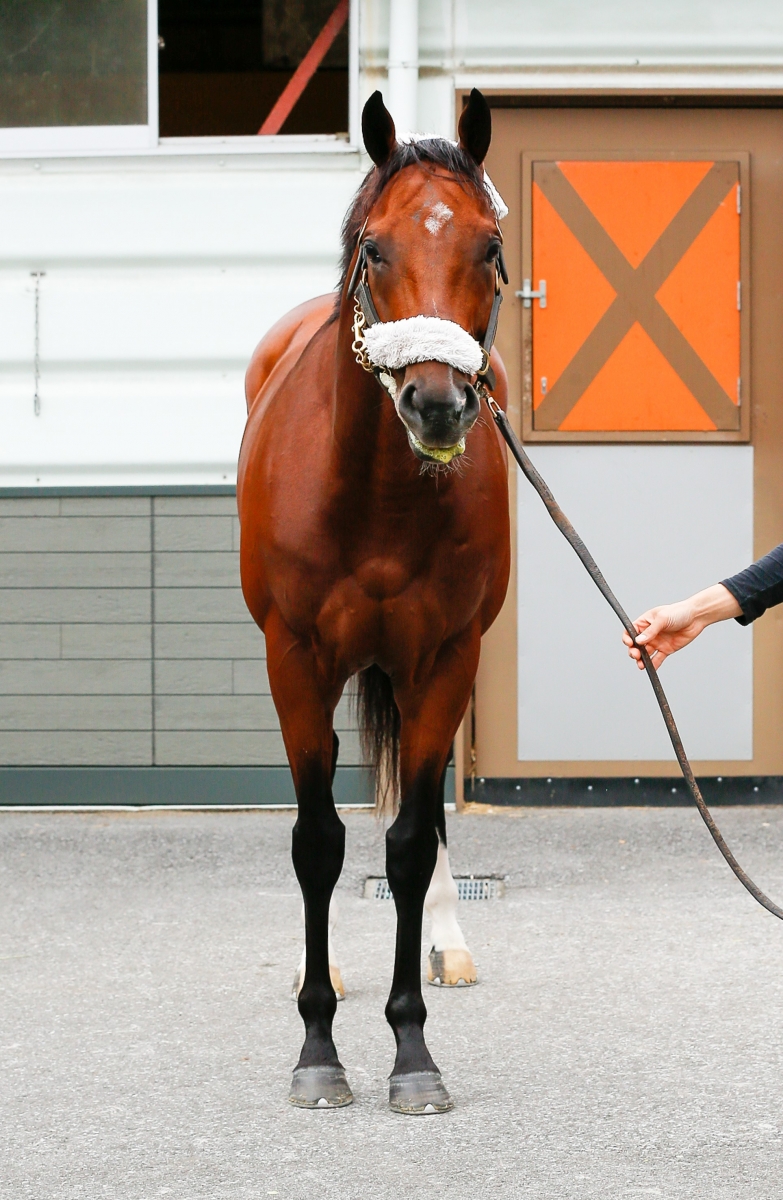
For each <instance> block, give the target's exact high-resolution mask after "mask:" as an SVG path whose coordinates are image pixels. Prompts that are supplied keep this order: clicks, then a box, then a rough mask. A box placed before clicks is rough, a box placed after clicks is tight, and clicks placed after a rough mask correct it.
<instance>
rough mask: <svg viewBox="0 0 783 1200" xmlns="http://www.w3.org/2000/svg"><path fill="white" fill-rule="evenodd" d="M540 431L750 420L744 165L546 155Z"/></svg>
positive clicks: (537, 232)
mask: <svg viewBox="0 0 783 1200" xmlns="http://www.w3.org/2000/svg"><path fill="white" fill-rule="evenodd" d="M532 182H533V186H532V243H533V244H532V251H533V288H534V290H540V289H539V288H538V285H540V281H541V280H542V279H543V280H545V282H546V305H545V306H544V307H540V306H539V303H537V302H536V301H534V312H533V428H534V429H535V430H537V431H538V430H541V431H544V430H562V431H570V432H578V431H605V432H612V431H626V432H631V431H644V432H650V431H661V432H665V431H686V430H694V431H695V430H698V431H702V432H708V431H716V430H737V429H739V426H740V420H739V402H740V391H741V384H740V305H741V293H740V286H739V281H740V227H739V207H740V204H739V188H738V184H739V164H738V163H737V162H735V161H719V162H705V161H671V160H667V161H662V162H654V161H648V162H637V161H627V162H623V161H614V160H612V161H594V160H590V161H570V160H568V161H558V162H554V161H536V162H534V164H533V180H532Z"/></svg>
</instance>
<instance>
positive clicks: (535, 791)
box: [465, 775, 783, 807]
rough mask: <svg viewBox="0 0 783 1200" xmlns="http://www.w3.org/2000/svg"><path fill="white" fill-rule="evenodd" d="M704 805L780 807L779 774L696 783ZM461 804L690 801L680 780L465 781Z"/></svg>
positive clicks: (675, 803)
mask: <svg viewBox="0 0 783 1200" xmlns="http://www.w3.org/2000/svg"><path fill="white" fill-rule="evenodd" d="M698 783H699V787H700V788H701V790H702V794H703V796H704V799H705V800H706V802H707V803H708V804H783V776H781V775H723V776H712V777H703V778H699V781H698ZM465 800H466V802H468V803H469V802H470V801H471V800H472V801H476V802H478V803H480V804H497V805H514V804H518V805H536V806H539V805H540V806H546V805H551V806H553V807H557V806H558V805H563V806H574V807H576V806H582V807H585V806H586V807H599V806H602V805H603V806H613V805H619V806H621V807H622V806H626V805H641V806H647V805H654V806H656V807H664V806H666V807H672V806H675V807H676V806H681V805H691V804H693V800H692V799H691V794H690V792H689V791H688V787H687V785H686V783H685V780H684V779H683V777H682V776H681V775H677V776H674V775H673V776H671V777H651V776H647V777H646V778H645V777H627V778H610V779H607V778H604V779H591V778H577V779H558V778H551V779H514V778H513V777H512V778H499V777H495V778H486V779H476V780H475V781H474V783H473V784H472V783H471V780H470V779H466V780H465Z"/></svg>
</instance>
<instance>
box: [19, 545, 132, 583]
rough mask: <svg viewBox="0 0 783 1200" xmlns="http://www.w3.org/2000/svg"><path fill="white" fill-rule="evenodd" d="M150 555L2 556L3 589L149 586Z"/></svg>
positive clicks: (25, 554) (47, 554)
mask: <svg viewBox="0 0 783 1200" xmlns="http://www.w3.org/2000/svg"><path fill="white" fill-rule="evenodd" d="M149 586H150V556H149V554H99V553H98V554H74V553H70V554H68V553H66V554H49V553H44V554H33V553H10V554H3V555H2V556H0V587H28V588H29V587H104V588H105V587H130V588H133V587H149Z"/></svg>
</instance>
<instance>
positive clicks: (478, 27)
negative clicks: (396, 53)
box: [360, 0, 783, 137]
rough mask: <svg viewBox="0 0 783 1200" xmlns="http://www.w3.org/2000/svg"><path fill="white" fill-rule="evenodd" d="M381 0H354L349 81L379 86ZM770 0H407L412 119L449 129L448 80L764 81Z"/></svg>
mask: <svg viewBox="0 0 783 1200" xmlns="http://www.w3.org/2000/svg"><path fill="white" fill-rule="evenodd" d="M389 2H390V0H381V2H377V0H361V59H360V69H361V92H362V99H365V98H366V97H367V96H368V95H369V93H370V92H371V91H373V89H374V88H376V87H380V88H381V89H382V90H383V89H384V88H385V75H386V59H387V54H388V28H389V19H388V10H389ZM781 86H783V5H780V4H778V3H776V2H775V0H748V3H746V4H741V5H739V4H736V3H734V2H733V0H683V2H679V0H636V2H635V3H628V2H627V0H600V3H592V4H585V3H583V2H580V0H559V2H558V3H548V2H546V0H527V2H522V3H520V0H491V2H489V3H488V2H487V0H419V127H420V128H421V129H426V130H432V131H434V132H437V133H440V134H442V135H443V136H449V137H450V136H453V135H454V89H455V87H459V88H467V87H481V88H504V87H509V88H529V89H531V90H533V91H537V90H545V89H548V88H566V89H573V88H575V89H579V90H581V89H585V88H601V89H604V88H636V87H640V88H656V87H667V88H668V87H672V88H689V87H699V88H737V89H753V88H775V87H781Z"/></svg>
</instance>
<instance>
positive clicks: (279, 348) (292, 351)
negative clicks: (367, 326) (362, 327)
mask: <svg viewBox="0 0 783 1200" xmlns="http://www.w3.org/2000/svg"><path fill="white" fill-rule="evenodd" d="M333 312H334V294H333V293H329V294H328V295H326V296H316V297H315V299H314V300H306V301H305V303H304V304H299V305H298V306H297V307H296V308H292V309H291V311H290V312H287V313H286V314H285V316H284V317H281V318H280V320H279V321H278V322H277V323H276V324H275V325H273V326H272V328H271V329H270V330H269V332H268V333H266V334H264V336H263V337H262V339H261V341H260V342H259V343H258V345H257V346H256V348H255V350H254V351H253V357H252V358H251V360H250V365H249V367H248V368H247V373H246V375H245V398H246V400H247V409H248V412H250V411H251V409H252V408H253V407H254V406H255V405H256V404H257V403H258V401H259V400H260V399H261V398H262V397H263V396H268V395H269V394H270V392H271V391H273V390H277V388H278V387H279V386H280V384H281V383H282V382H283V380H284V379H285V378H286V377H287V376H288V375H289V373H290V371H291V369H292V368H293V367H294V366H295V365H296V363H297V362H298V361H299V359H300V357H301V355H302V353H303V351H304V350H305V349H306V347H307V346H308V345H309V343H310V341H311V340H312V338H313V336H314V335H315V334H316V333H317V332H318V330H319V329H320V328H321V327H322V326H323V325H325V324H326V322H327V321H328V320H329V318H330V316H331V315H332V313H333Z"/></svg>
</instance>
